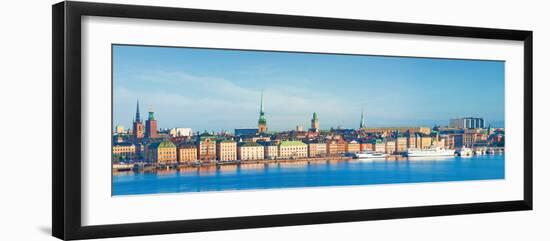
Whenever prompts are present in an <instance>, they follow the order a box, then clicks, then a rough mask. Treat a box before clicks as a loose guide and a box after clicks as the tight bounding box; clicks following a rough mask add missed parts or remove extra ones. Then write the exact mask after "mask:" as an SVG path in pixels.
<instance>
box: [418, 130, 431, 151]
mask: <svg viewBox="0 0 550 241" xmlns="http://www.w3.org/2000/svg"><path fill="white" fill-rule="evenodd" d="M415 137H416V143H415V145H416V148H420V149H426V148H430V147H431V146H432V137H431V136H429V135H426V134H423V133H416V135H415Z"/></svg>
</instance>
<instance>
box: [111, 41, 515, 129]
mask: <svg viewBox="0 0 550 241" xmlns="http://www.w3.org/2000/svg"><path fill="white" fill-rule="evenodd" d="M113 87H114V89H113V108H114V109H113V118H114V120H113V122H114V124H115V125H116V124H122V125H124V126H125V127H127V128H128V127H130V126H131V121H132V118H133V116H134V114H135V108H136V100H137V99H139V101H140V108H141V112H142V113H141V115H142V117H146V116H147V115H146V112H147V111H148V110H149V109H152V110H153V111H154V112H155V117H156V119H157V120H158V125H159V127H160V128H170V127H191V128H193V129H194V130H195V131H197V130H215V131H218V130H222V129H224V130H229V131H232V130H233V129H235V128H253V127H255V126H256V125H257V121H258V112H259V104H260V92H261V90H262V89H263V91H264V109H265V113H266V118H267V121H268V127H269V129H270V130H288V129H294V128H295V126H296V125H303V126H305V127H306V128H307V127H308V126H309V122H310V119H311V115H312V113H313V112H317V114H318V116H319V119H320V123H321V128H322V129H328V128H330V127H337V126H342V127H346V128H357V127H358V125H359V120H360V115H361V108H364V110H365V115H366V122H367V126H411V125H423V126H433V125H434V124H436V123H437V124H443V125H446V124H447V123H448V120H449V118H454V117H461V116H479V117H483V118H485V119H486V121H487V122H488V123H492V124H493V125H497V126H502V125H503V120H504V62H502V61H477V60H449V59H432V58H406V57H383V56H365V55H363V56H357V55H337V54H306V53H286V52H269V51H239V50H217V49H195V48H172V47H146V46H124V45H115V46H113Z"/></svg>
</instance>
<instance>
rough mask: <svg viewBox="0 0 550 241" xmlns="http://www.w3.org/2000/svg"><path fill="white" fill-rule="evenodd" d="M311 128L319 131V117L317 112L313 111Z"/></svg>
mask: <svg viewBox="0 0 550 241" xmlns="http://www.w3.org/2000/svg"><path fill="white" fill-rule="evenodd" d="M311 130H312V131H319V119H318V118H317V113H316V112H313V118H311Z"/></svg>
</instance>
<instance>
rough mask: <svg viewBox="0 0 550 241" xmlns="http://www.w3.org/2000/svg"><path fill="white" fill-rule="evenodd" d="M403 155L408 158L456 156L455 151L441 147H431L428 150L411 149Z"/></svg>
mask: <svg viewBox="0 0 550 241" xmlns="http://www.w3.org/2000/svg"><path fill="white" fill-rule="evenodd" d="M403 155H404V156H406V157H420V156H421V157H427V156H428V157H429V156H454V155H455V151H454V150H449V149H444V148H441V147H430V148H428V149H419V148H409V149H407V151H406V152H405V154H403Z"/></svg>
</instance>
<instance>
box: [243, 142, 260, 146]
mask: <svg viewBox="0 0 550 241" xmlns="http://www.w3.org/2000/svg"><path fill="white" fill-rule="evenodd" d="M239 146H261V145H260V144H258V143H256V142H241V143H239Z"/></svg>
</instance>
